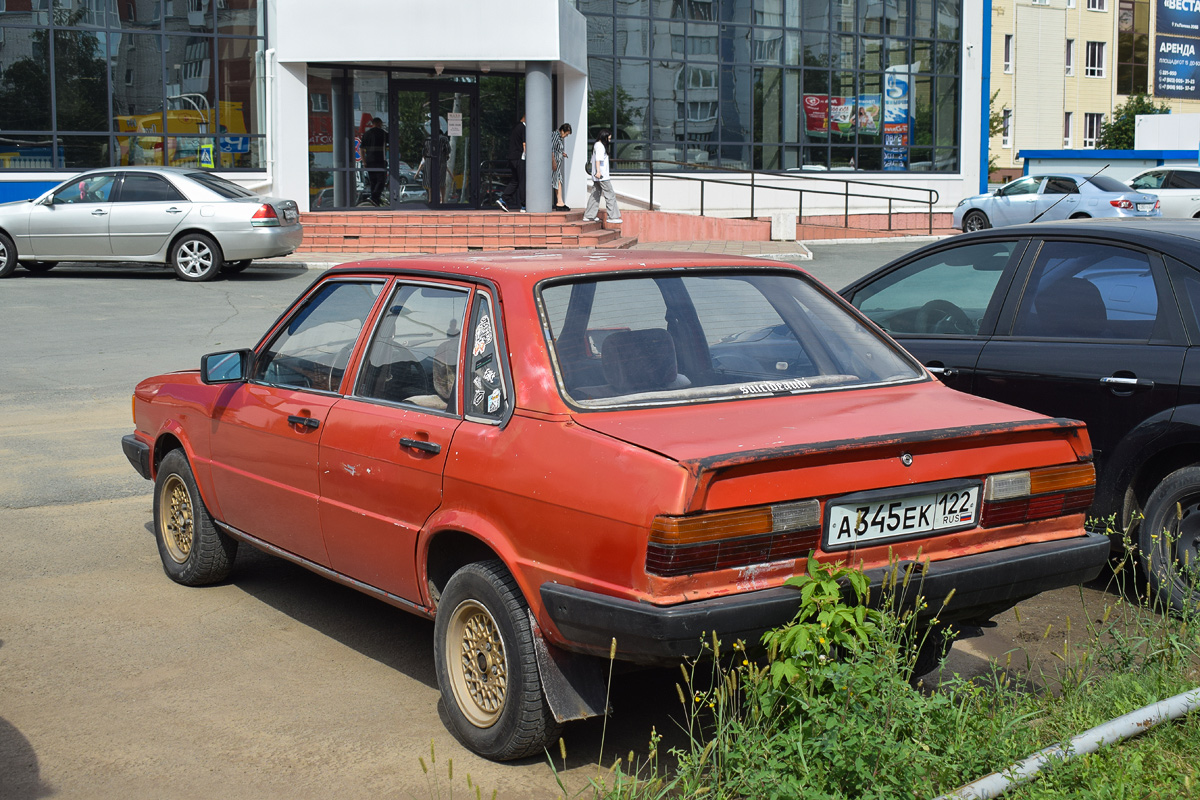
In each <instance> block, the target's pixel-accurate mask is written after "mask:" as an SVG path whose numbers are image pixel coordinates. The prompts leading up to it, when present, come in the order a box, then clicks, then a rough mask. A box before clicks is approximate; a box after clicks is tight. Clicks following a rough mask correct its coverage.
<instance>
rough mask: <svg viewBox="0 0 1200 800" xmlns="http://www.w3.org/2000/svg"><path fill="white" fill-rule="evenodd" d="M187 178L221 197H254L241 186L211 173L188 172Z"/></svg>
mask: <svg viewBox="0 0 1200 800" xmlns="http://www.w3.org/2000/svg"><path fill="white" fill-rule="evenodd" d="M187 176H188V177H189V178H191V179H192V180H194V181H195V182H196V183H198V184H200V185H201V186H205V187H207V188H209V189H212V190H213V191H214V192H216V193H217V194H219V195H221V197H254V196H255V195H254V192H252V191H250V190H249V189H246V188H244V187H242V186H238V185H237V184H236V183H234V182H233V181H229V180H225V179H224V178H222V177H220V176H219V175H213V174H212V173H211V172H189V173H188V174H187Z"/></svg>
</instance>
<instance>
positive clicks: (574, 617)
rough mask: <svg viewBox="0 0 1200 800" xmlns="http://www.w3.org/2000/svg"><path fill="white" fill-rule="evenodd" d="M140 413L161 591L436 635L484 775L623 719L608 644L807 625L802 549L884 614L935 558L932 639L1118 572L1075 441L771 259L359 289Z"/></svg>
mask: <svg viewBox="0 0 1200 800" xmlns="http://www.w3.org/2000/svg"><path fill="white" fill-rule="evenodd" d="M133 406H134V419H135V426H136V430H135V432H134V433H133V434H130V435H128V436H126V437H124V439H123V442H122V444H123V447H124V450H125V453H126V455H127V456H128V457H129V460H130V462H131V463H132V464H133V465H134V467H135V468H137V470H138V471H139V472H140V473H141V474H142V475H143V476H144V477H146V478H147V479H151V480H154V482H155V491H154V525H155V531H156V534H157V538H158V546H159V553H160V555H161V557H162V562H163V565H164V567H165V570H166V572H167V574H168V575H169V576H170V577H171V578H172V579H174V580H176V581H178V582H179V583H182V584H187V585H201V584H206V583H212V582H215V581H221V580H223V579H225V578H226V577H227V576H228V575H229V573H230V570H231V569H232V567H233V562H234V557H235V555H236V553H237V549H238V546H239V544H242V543H245V544H249V545H252V546H254V547H257V548H260V549H262V550H265V551H267V552H270V553H273V554H275V555H277V556H280V557H282V558H286V559H289V560H291V561H294V562H296V563H298V564H301V565H303V566H305V567H307V568H309V569H311V570H313V571H315V572H317V573H320V574H322V575H325V576H327V577H329V578H331V579H333V580H336V581H339V582H341V583H344V584H346V585H349V586H352V587H354V588H356V589H359V590H361V591H363V592H366V593H368V594H370V595H373V596H375V597H378V598H379V599H381V600H383V601H385V602H388V603H391V604H393V605H396V606H399V607H401V608H404V609H406V610H408V611H411V612H413V613H415V614H419V615H422V616H425V617H429V618H432V619H433V620H434V625H435V628H434V631H435V652H434V658H435V662H436V667H437V675H438V681H439V684H440V686H441V690H442V695H443V697H444V699H445V703H446V708H447V711H448V717H449V719H450V722H451V724H452V727H453V731H454V733H455V734H456V735H457V736H458V737H459V738H460V739H461V740H462V741H463V742H464V743H465V744H467V746H469V747H470V748H472V749H473V750H475V751H477V752H479V753H481V754H483V755H485V756H488V757H490V758H495V759H510V758H517V757H521V756H524V755H528V754H531V753H535V752H539V751H540V750H541V748H542V747H543V745H545V744H546V743H547V742H549V741H551V740H552V739H553V737H555V736H556V735H557V731H558V726H559V725H560V724H561V723H562V722H564V721H566V720H570V719H578V718H581V717H586V716H589V715H592V714H595V713H602V712H603V711H604V695H603V685H602V683H601V682H600V680H599V676H600V675H601V674H602V673H601V670H600V669H597V667H598V665H600V664H602V663H603V661H602V659H606V658H607V657H608V653H609V648H610V644H611V642H612V640H613V639H614V638H615V639H616V651H617V657H618V658H620V659H624V660H628V661H634V662H640V663H662V662H669V661H671V660H673V659H679V658H681V657H683V656H687V655H692V654H695V652H696V651H697V650H698V648H699V643H700V639H701V636H702V635H703V634H704V633H705V632H711V631H715V632H716V633H717V634H718V635H720V636H722V637H725V638H726V639H727V640H732V639H734V638H743V639H745V640H747V641H754V640H755V637H757V636H758V635H759V634H760V633H761V632H762V631H763V630H765V629H767V628H770V627H773V626H777V625H779V624H782V623H783V622H785V621H787V620H788V619H790V618H791V616H792V615H793V614H794V612H795V609H796V607H797V598H796V595H795V590H794V589H791V588H790V587H786V586H783V585H782V584H783V581H784V580H785V579H786V578H788V577H789V576H791V575H793V574H794V573H795V572H796V571H797V570H798V565H801V566H802V564H803V559H804V558H805V557H806V556H807V555H808V554H809V553H815V555H816V557H817V558H818V559H820V560H823V561H831V562H834V561H839V562H846V563H849V564H851V565H853V566H857V567H861V568H862V569H864V570H866V571H867V573H868V575H869V576H870V577H871V579H872V581H873V583H874V584H875V585H877V586H878V585H880V584H881V583H882V582H883V580H884V576H885V574H886V572H887V569H888V559H889V553H890V554H891V555H892V557H893V558H894V559H899V560H900V562H901V563H902V564H903V563H905V562H908V563H911V562H915V561H918V560H919V561H921V562H926V566H927V569H926V574H925V578H924V587H923V591H924V593H925V595H926V596H927V597H930V598H939V599H940V598H942V597H944V596H945V595H946V594H947V593H948V592H949V591H950V589H952V588H953V589H955V590H956V592H955V594H954V598H953V603H952V605H951V607H950V608H949V609H946V610H944V611H942V612H941V613H940V615H939V616H940V618H941V622H943V623H945V622H952V621H959V622H979V621H983V620H986V619H987V618H988V617H990V616H991V615H993V614H995V613H998V612H999V611H1002V610H1004V609H1006V608H1009V607H1011V606H1012V605H1013V604H1014V603H1016V602H1018V601H1020V600H1022V599H1025V598H1028V597H1030V596H1032V595H1035V594H1037V593H1039V592H1041V591H1044V590H1047V589H1052V588H1056V587H1060V586H1066V585H1071V584H1074V583H1078V582H1080V581H1083V580H1087V579H1090V578H1091V577H1093V576H1094V575H1096V574H1097V573H1098V571H1099V570H1100V568H1101V566H1102V565H1103V564H1104V563H1105V560H1106V558H1107V554H1108V541H1107V539H1105V538H1104V537H1102V536H1095V535H1090V534H1087V533H1085V532H1084V530H1083V521H1084V511H1085V509H1087V507H1088V504H1089V503H1090V501H1091V498H1092V493H1093V488H1094V480H1095V477H1094V476H1095V473H1094V471H1093V468H1092V454H1091V447H1090V444H1089V440H1088V437H1087V433H1086V431H1085V429H1084V427H1083V426H1082V424H1081V423H1078V422H1074V421H1070V420H1063V419H1050V418H1047V417H1043V416H1040V415H1037V414H1033V413H1031V412H1027V411H1022V410H1020V409H1016V408H1013V407H1011V406H1006V405H1001V404H999V403H995V402H992V401H988V400H984V399H981V398H977V397H971V396H968V395H965V394H961V393H959V392H955V391H953V390H951V389H947V388H945V387H944V386H942V385H941V384H940V383H939V382H938V381H937V380H935V379H933V378H932V377H931V376H930V375H929V373H928V372H927V371H926V370H925V369H924V368H923V367H922V366H921V365H920V364H919V363H918V362H917V361H915V360H914V359H913V358H912V357H910V356H909V355H908V354H907V353H905V352H904V351H903V350H902V349H901V348H900V347H899V346H897V345H896V344H895V343H894V342H893V341H892V340H891V339H889V338H888V337H887V336H886V335H885V334H883V333H882V332H881V331H880V330H879V329H878V328H877V327H875V326H874V325H873V324H872V323H871V322H870V321H868V320H867V319H866V318H865V317H863V316H861V315H860V314H859V313H858V312H857V311H855V310H854V309H853V308H851V307H850V306H849V305H847V304H846V303H845V302H843V301H842V300H841V299H840V298H838V297H837V296H836V295H834V294H832V293H831V292H829V291H828V290H826V289H825V288H824V287H823V286H821V285H820V284H818V283H817V282H816V281H814V280H813V279H812V278H811V277H809V276H808V275H807V274H806V273H805V272H804V271H803V270H801V269H799V268H796V267H792V266H789V265H786V264H779V263H776V262H768V261H760V260H755V259H741V258H727V257H704V256H696V255H694V254H669V253H654V254H651V253H645V252H640V253H637V252H635V253H630V252H621V253H615V252H594V251H593V252H588V251H573V252H538V253H506V254H466V255H460V256H437V257H417V258H406V259H401V260H395V261H371V262H364V263H359V264H348V265H345V266H343V267H340V268H338V269H335V270H331V271H330V272H328V273H326V274H325V275H323V276H322V277H320V278H319V279H318V280H317V281H316V282H315V283H313V285H312V286H310V287H309V288H308V289H307V290H306V291H305V292H304V293H303V294H302V295H301V296H300V297H299V298H298V299H297V300H296V302H295V303H294V304H293V306H292V307H291V308H290V309H288V310H287V311H286V312H284V314H283V315H282V316H281V317H280V318H279V320H278V321H277V322H276V323H275V324H274V325H273V326H272V327H271V329H270V330H268V331H267V333H266V335H265V336H264V337H263V339H262V340H261V341H260V342H259V343H258V345H257V346H255V347H254V348H253V349H248V350H235V351H230V352H225V353H214V354H210V355H208V356H205V357H204V358H203V360H202V362H201V367H200V370H199V371H188V372H177V373H171V374H168V375H159V376H157V377H154V378H149V379H147V380H145V381H142V382H141V383H140V384H139V385H138V387H137V389H136V390H135V392H134V398H133ZM880 594H882V593H881V592H879V591H874V592H872V597H875V598H877V597H879V595H880ZM909 600H911V598H909ZM930 605H931V606H932V605H936V603H931V604H930ZM925 613H926V614H932V613H933V612H932V609H930V610H929V611H927V612H925ZM923 619H924V620H925V621H926V622H928V621H929V620H928V617H924V618H923Z"/></svg>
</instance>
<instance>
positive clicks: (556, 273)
mask: <svg viewBox="0 0 1200 800" xmlns="http://www.w3.org/2000/svg"><path fill="white" fill-rule="evenodd" d="M721 267H758V268H760V269H776V270H778V269H783V270H791V271H795V272H800V273H804V274H807V273H805V272H804V270H802V269H800V268H799V267H796V266H795V265H793V264H789V263H787V262H782V261H773V260H768V259H764V258H748V257H746V256H727V255H710V254H706V253H689V252H671V251H665V250H537V251H532V250H528V251H513V250H509V251H499V252H469V253H448V254H441V253H439V254H436V255H414V256H401V257H398V258H381V259H370V260H366V261H354V262H350V263H346V264H342V265H340V266H337V267H334V268H333V269H331V270H330V273H332V274H335V275H336V274H342V273H348V272H353V273H356V274H361V273H363V272H370V273H386V274H402V273H412V272H437V273H441V274H443V275H448V276H460V277H463V278H486V279H492V280H495V281H497V282H509V281H511V280H512V279H514V278H517V279H519V280H521V281H522V282H526V283H536V282H538V281H541V280H545V279H546V278H556V277H564V276H570V275H588V274H594V273H605V272H615V271H641V270H661V269H687V268H697V269H716V268H721Z"/></svg>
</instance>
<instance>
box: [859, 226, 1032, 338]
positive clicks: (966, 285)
mask: <svg viewBox="0 0 1200 800" xmlns="http://www.w3.org/2000/svg"><path fill="white" fill-rule="evenodd" d="M1016 245H1017V243H1016V242H1015V241H1007V242H980V243H978V244H968V245H962V246H960V247H951V248H948V249H946V250H941V251H938V252H936V253H932V254H930V255H927V256H924V257H923V258H918V259H916V260H914V261H911V262H909V263H908V264H905V265H904V266H902V267H900V268H899V269H896V270H893V271H892V272H889V273H888V274H886V275H884V276H882V277H881V278H880V279H879V280H878V281H876V282H875V283H872V284H870V285H869V286H866V287H865V288H863V289H860V290H859V291H858V292H856V293H855V295H854V298H853V300H852V302H853V303H854V305H855V306H857V307H858V309H859V310H860V311H862V312H863V313H864V314H866V315H867V316H868V317H870V318H871V320H872V321H874V322H875V324H876V325H878V326H879V327H881V328H883V329H884V330H886V331H887V332H889V333H892V334H916V335H920V336H926V335H930V334H947V335H958V336H963V335H969V336H974V335H977V334H978V333H979V330H980V324H981V322H982V320H983V317H984V315H985V314H986V313H987V310H988V306H989V304H990V303H991V302H992V297H993V295H994V294H995V292H996V286H997V284H998V283H999V281H1000V278H1001V276H1002V275H1003V274H1004V270H1005V268H1006V267H1007V266H1008V263H1009V261H1010V260H1011V258H1012V254H1013V249H1014V248H1015V247H1016Z"/></svg>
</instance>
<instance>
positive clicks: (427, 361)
mask: <svg viewBox="0 0 1200 800" xmlns="http://www.w3.org/2000/svg"><path fill="white" fill-rule="evenodd" d="M468 296H469V292H467V291H466V290H465V289H457V288H451V287H446V286H435V285H431V284H424V283H404V284H401V285H399V286H397V287H396V291H395V292H393V293H392V297H391V299H390V300H389V301H388V305H387V308H386V310H385V311H384V313H383V315H382V316H381V317H380V319H379V325H378V327H376V329H375V335H374V336H373V337H372V339H371V347H370V349H369V350H368V351H367V358H366V361H365V362H364V363H363V366H362V369H361V371H360V373H359V379H358V387H357V389H356V390H355V394H357V395H359V396H360V397H370V398H374V399H376V400H387V401H389V402H393V403H407V404H409V405H414V406H420V407H421V408H426V409H432V410H434V411H445V412H448V413H457V412H458V402H457V399H458V395H459V391H458V374H459V369H458V353H459V349H460V342H461V340H462V323H463V314H464V313H465V312H466V308H467V298H468Z"/></svg>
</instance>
